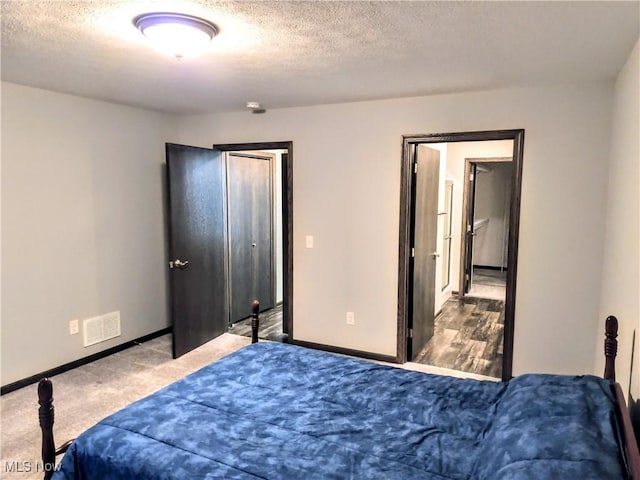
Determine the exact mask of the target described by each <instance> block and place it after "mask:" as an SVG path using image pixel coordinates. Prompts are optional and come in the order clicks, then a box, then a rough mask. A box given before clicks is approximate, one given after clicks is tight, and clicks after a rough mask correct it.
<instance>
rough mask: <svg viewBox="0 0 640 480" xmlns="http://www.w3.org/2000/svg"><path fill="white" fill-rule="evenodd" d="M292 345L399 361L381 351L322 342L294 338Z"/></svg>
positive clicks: (379, 359)
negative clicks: (343, 346)
mask: <svg viewBox="0 0 640 480" xmlns="http://www.w3.org/2000/svg"><path fill="white" fill-rule="evenodd" d="M290 343H291V344H292V345H297V346H298V347H306V348H312V349H314V350H323V351H325V352H331V353H341V354H343V355H350V356H352V357H360V358H368V359H370V360H378V361H380V362H389V363H398V359H397V358H396V357H392V356H389V355H381V354H379V353H373V352H364V351H362V350H351V349H350V348H342V347H334V346H332V345H324V344H322V343H313V342H305V341H303V340H295V339H294V340H293V341H291V342H290Z"/></svg>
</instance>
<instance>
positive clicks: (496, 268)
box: [473, 265, 507, 272]
mask: <svg viewBox="0 0 640 480" xmlns="http://www.w3.org/2000/svg"><path fill="white" fill-rule="evenodd" d="M473 268H484V269H485V270H498V271H502V272H506V271H507V267H494V266H493V265H474V266H473Z"/></svg>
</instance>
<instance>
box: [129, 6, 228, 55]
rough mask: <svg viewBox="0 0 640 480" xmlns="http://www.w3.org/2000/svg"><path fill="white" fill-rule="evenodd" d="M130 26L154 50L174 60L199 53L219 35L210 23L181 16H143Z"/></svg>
mask: <svg viewBox="0 0 640 480" xmlns="http://www.w3.org/2000/svg"><path fill="white" fill-rule="evenodd" d="M133 24H134V25H135V26H136V28H137V29H138V30H140V31H141V32H142V34H143V35H144V36H145V37H147V38H148V39H149V41H150V42H151V43H152V44H153V46H154V47H155V48H156V49H158V50H160V51H161V52H163V53H167V54H169V55H172V56H174V57H176V58H182V57H193V56H195V55H197V54H199V53H202V52H203V51H204V49H205V48H206V47H207V44H208V43H209V42H210V41H211V39H212V38H213V37H215V36H216V35H217V34H218V28H217V27H216V26H215V25H214V24H213V23H211V22H208V21H207V20H204V19H202V18H198V17H194V16H192V15H186V14H183V13H168V12H153V13H144V14H142V15H138V16H137V17H136V18H134V19H133Z"/></svg>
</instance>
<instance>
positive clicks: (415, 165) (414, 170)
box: [413, 162, 418, 173]
mask: <svg viewBox="0 0 640 480" xmlns="http://www.w3.org/2000/svg"><path fill="white" fill-rule="evenodd" d="M413 173H418V162H415V163H414V164H413Z"/></svg>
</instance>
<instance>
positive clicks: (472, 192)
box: [463, 163, 478, 295]
mask: <svg viewBox="0 0 640 480" xmlns="http://www.w3.org/2000/svg"><path fill="white" fill-rule="evenodd" d="M477 175H478V165H477V164H475V163H471V164H470V165H469V200H468V202H467V211H466V212H465V215H466V217H467V221H466V227H467V228H466V236H467V241H466V247H465V253H464V292H463V293H464V295H466V294H467V293H469V290H471V285H472V283H473V238H474V237H475V236H476V232H475V217H476V176H477Z"/></svg>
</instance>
